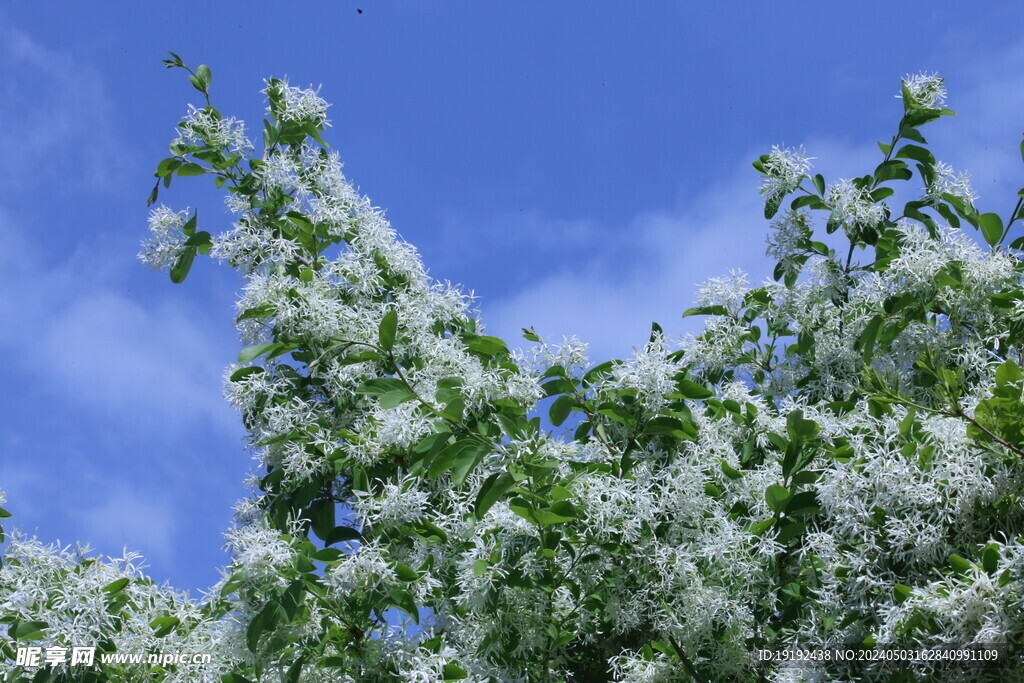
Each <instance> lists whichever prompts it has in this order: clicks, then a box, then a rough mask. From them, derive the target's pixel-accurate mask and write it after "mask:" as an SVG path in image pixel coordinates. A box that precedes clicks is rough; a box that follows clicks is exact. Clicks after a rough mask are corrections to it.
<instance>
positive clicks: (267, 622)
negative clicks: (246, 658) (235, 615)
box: [245, 599, 285, 652]
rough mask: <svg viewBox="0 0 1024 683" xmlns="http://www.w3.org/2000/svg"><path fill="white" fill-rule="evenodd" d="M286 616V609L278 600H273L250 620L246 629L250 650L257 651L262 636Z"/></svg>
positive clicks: (247, 643) (246, 639) (246, 638)
mask: <svg viewBox="0 0 1024 683" xmlns="http://www.w3.org/2000/svg"><path fill="white" fill-rule="evenodd" d="M284 618H285V613H284V609H283V608H282V607H281V604H280V603H279V602H277V600H273V599H272V600H271V601H270V602H268V603H267V604H266V605H264V607H263V609H262V610H260V612H259V613H258V614H257V615H256V616H255V617H253V619H252V621H250V622H249V627H248V628H247V629H246V631H245V643H246V645H247V646H248V648H249V651H250V652H256V648H257V647H258V646H259V643H260V638H261V637H263V634H264V633H268V632H270V631H272V630H273V629H274V628H275V627H276V626H277V625H278V624H279V623H280V622H281V621H283V620H284Z"/></svg>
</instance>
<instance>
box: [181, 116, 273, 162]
mask: <svg viewBox="0 0 1024 683" xmlns="http://www.w3.org/2000/svg"><path fill="white" fill-rule="evenodd" d="M171 144H172V146H174V145H188V146H195V147H206V146H209V147H212V148H213V149H215V150H221V149H226V150H228V151H230V152H231V153H233V154H241V155H245V154H248V153H249V152H251V151H252V150H253V144H252V142H251V141H250V140H249V138H247V137H246V136H245V124H244V123H242V122H241V121H239V120H238V119H235V118H223V117H221V116H219V115H218V114H215V113H214V111H213V110H212V108H210V107H203V108H201V109H199V108H196V107H194V106H191V105H190V106H189V108H188V114H186V115H185V117H184V118H183V119H182V121H181V123H179V124H178V136H177V137H176V138H175V139H174V142H172V143H171Z"/></svg>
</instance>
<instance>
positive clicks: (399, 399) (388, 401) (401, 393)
mask: <svg viewBox="0 0 1024 683" xmlns="http://www.w3.org/2000/svg"><path fill="white" fill-rule="evenodd" d="M415 398H416V392H414V391H413V390H412V389H410V388H409V387H407V386H405V385H403V386H402V387H401V388H398V389H392V390H391V391H385V392H384V393H383V394H381V395H380V399H378V403H380V407H381V408H383V409H384V410H389V409H391V408H394V407H395V406H399V405H401V404H403V403H405V402H406V401H412V400H413V399H415Z"/></svg>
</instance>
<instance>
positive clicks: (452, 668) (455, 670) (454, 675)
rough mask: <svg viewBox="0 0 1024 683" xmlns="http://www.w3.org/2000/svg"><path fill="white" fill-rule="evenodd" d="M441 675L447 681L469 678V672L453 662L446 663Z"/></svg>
mask: <svg viewBox="0 0 1024 683" xmlns="http://www.w3.org/2000/svg"><path fill="white" fill-rule="evenodd" d="M441 675H442V676H444V680H446V681H460V680H462V679H463V678H469V673H468V672H466V670H465V669H463V668H462V667H460V666H458V665H457V664H452V663H451V662H449V663H447V664H445V665H444V668H443V669H442V670H441Z"/></svg>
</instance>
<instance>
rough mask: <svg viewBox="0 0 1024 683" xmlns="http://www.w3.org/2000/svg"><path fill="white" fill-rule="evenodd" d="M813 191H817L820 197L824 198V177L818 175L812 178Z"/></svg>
mask: <svg viewBox="0 0 1024 683" xmlns="http://www.w3.org/2000/svg"><path fill="white" fill-rule="evenodd" d="M814 189H816V190H817V191H818V194H820V195H821V196H822V197H824V196H825V176H823V175H821V174H820V173H818V174H817V175H815V176H814Z"/></svg>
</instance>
